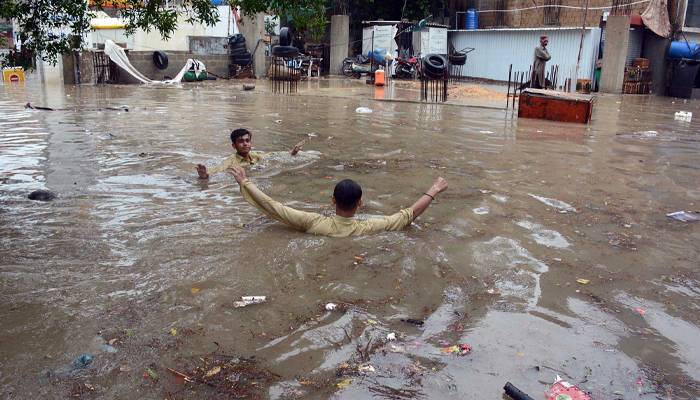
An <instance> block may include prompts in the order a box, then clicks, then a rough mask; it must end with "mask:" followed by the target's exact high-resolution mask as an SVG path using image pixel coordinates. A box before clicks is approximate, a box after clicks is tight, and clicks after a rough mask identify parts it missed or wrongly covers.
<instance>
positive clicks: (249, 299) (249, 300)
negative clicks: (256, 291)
mask: <svg viewBox="0 0 700 400" xmlns="http://www.w3.org/2000/svg"><path fill="white" fill-rule="evenodd" d="M266 301H267V296H241V300H240V301H234V302H233V306H234V307H236V308H241V307H246V306H249V305H252V304H261V303H264V302H266Z"/></svg>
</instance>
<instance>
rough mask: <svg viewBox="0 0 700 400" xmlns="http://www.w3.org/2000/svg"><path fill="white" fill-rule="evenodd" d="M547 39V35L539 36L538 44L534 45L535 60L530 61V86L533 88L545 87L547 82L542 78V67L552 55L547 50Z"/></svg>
mask: <svg viewBox="0 0 700 400" xmlns="http://www.w3.org/2000/svg"><path fill="white" fill-rule="evenodd" d="M548 43H549V39H548V38H547V36H540V45H539V46H537V47H535V60H534V61H533V63H532V76H531V77H530V87H531V88H534V89H546V88H547V83H546V82H545V80H544V67H545V65H546V64H547V61H549V59H550V58H552V56H550V55H549V51H547V44H548Z"/></svg>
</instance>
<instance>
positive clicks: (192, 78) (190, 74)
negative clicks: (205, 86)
mask: <svg viewBox="0 0 700 400" xmlns="http://www.w3.org/2000/svg"><path fill="white" fill-rule="evenodd" d="M182 80H183V81H185V82H196V81H197V74H196V73H195V72H194V71H187V72H185V75H184V76H183V77H182Z"/></svg>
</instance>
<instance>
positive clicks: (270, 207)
mask: <svg viewBox="0 0 700 400" xmlns="http://www.w3.org/2000/svg"><path fill="white" fill-rule="evenodd" d="M228 171H229V173H230V174H231V175H233V177H234V178H235V179H236V182H238V185H239V186H240V188H241V194H242V195H243V198H244V199H245V200H246V201H247V202H248V203H250V204H251V205H253V206H254V207H255V208H257V209H258V210H260V211H262V212H264V213H265V214H267V215H268V216H269V217H271V218H274V219H276V220H278V221H280V222H282V223H285V224H287V225H289V226H291V227H293V228H295V229H298V230H300V231H304V232H306V231H307V230H308V229H309V228H311V226H312V225H313V224H314V222H315V221H316V220H318V219H319V218H323V216H322V215H320V214H316V213H312V212H306V211H299V210H295V209H293V208H291V207H287V206H285V205H283V204H282V203H280V202H278V201H275V200H273V199H272V198H271V197H270V196H268V195H266V194H265V193H263V192H262V190H260V189H258V187H257V186H255V185H254V184H253V183H252V182H250V181H249V180H248V178H247V177H246V174H245V169H243V167H241V166H239V165H234V166H232V167H231V168H229V170H228Z"/></svg>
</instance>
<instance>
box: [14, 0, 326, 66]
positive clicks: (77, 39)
mask: <svg viewBox="0 0 700 400" xmlns="http://www.w3.org/2000/svg"><path fill="white" fill-rule="evenodd" d="M112 2H114V3H119V4H120V6H121V7H120V8H119V13H120V14H121V17H122V18H124V19H125V20H126V31H127V33H128V34H130V33H133V32H134V31H135V30H137V29H142V30H144V31H147V32H150V31H153V30H155V31H157V32H159V33H160V35H161V36H162V37H163V38H164V39H168V38H170V36H171V35H172V34H173V32H175V31H176V30H177V28H178V27H177V24H178V17H179V16H180V15H182V16H185V18H186V20H187V22H190V23H194V22H198V23H203V24H206V25H210V26H211V25H214V24H216V22H218V20H219V15H218V11H217V9H216V7H215V6H213V5H212V2H211V0H183V1H182V3H181V4H182V6H181V7H178V8H172V7H167V6H166V2H165V1H164V0H111V1H109V0H92V1H90V7H89V6H88V0H0V18H5V19H8V20H15V21H16V22H17V24H18V25H19V34H18V37H19V39H20V40H21V42H22V46H23V49H26V50H27V51H30V52H32V53H34V54H36V55H37V56H39V57H40V58H41V59H43V60H46V61H49V62H52V63H55V62H56V60H57V59H58V57H59V55H61V54H63V53H66V52H68V51H70V50H71V49H74V48H79V47H81V46H82V44H83V37H84V33H86V32H87V31H88V30H89V29H90V20H91V18H93V17H94V10H101V9H103V7H104V6H105V5H107V4H108V3H112ZM229 2H230V3H231V5H232V6H240V7H241V9H242V10H243V12H245V13H247V14H255V13H258V12H275V13H277V14H279V15H283V14H286V13H287V12H288V11H290V10H295V9H299V8H314V7H316V6H317V5H318V4H323V1H322V0H229Z"/></svg>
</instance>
